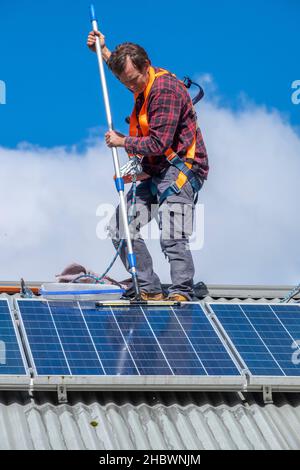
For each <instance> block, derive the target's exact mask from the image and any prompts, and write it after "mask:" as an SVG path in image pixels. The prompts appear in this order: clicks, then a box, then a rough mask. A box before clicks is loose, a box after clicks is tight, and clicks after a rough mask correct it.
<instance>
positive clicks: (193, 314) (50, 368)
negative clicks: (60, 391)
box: [0, 299, 300, 389]
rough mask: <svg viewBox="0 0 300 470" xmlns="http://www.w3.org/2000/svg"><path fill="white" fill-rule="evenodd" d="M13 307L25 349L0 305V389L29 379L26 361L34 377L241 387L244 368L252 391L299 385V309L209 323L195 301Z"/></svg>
mask: <svg viewBox="0 0 300 470" xmlns="http://www.w3.org/2000/svg"><path fill="white" fill-rule="evenodd" d="M16 306H17V310H18V312H19V320H20V327H21V333H22V336H23V345H22V344H21V341H20V338H19V333H18V331H17V325H16V322H15V320H14V316H13V314H12V313H11V311H10V306H9V303H8V301H7V300H0V376H1V377H4V379H3V380H4V382H3V380H2V382H1V380H0V385H1V383H2V384H3V383H5V380H7V379H5V377H10V376H14V377H15V376H21V377H23V376H24V375H25V376H27V377H29V376H28V374H27V366H26V361H25V356H27V358H28V359H29V363H30V365H31V366H32V368H33V372H34V377H36V378H38V377H41V378H43V377H49V376H50V377H51V376H59V377H78V378H80V377H83V376H88V377H94V379H92V380H95V378H96V377H105V376H107V377H116V376H127V377H138V376H142V377H146V376H168V377H179V376H181V377H182V376H183V377H187V376H192V377H199V378H201V377H202V378H203V379H205V378H206V379H210V378H211V380H218V378H220V377H221V378H223V381H224V384H225V381H227V379H230V381H231V382H230V383H235V384H237V385H238V382H237V381H238V380H240V382H239V383H240V384H242V383H243V382H241V380H243V378H242V376H243V372H241V371H242V369H246V370H248V371H249V373H250V381H249V385H251V384H255V385H256V384H258V385H259V384H262V385H263V384H264V382H263V381H264V379H263V377H267V378H271V379H272V380H273V379H274V378H277V379H278V380H277V382H278V384H279V385H280V384H281V383H282V382H281V380H285V381H286V380H287V379H288V380H289V382H288V383H289V384H290V385H291V386H293V387H294V389H295V386H296V387H297V386H299V377H300V306H299V305H297V304H282V305H278V304H276V305H274V304H229V303H226V304H219V303H216V304H209V305H208V311H210V312H211V313H212V314H213V315H212V318H210V315H208V312H207V313H206V312H205V311H204V310H203V309H202V307H201V306H200V304H193V303H187V304H183V305H181V306H176V307H171V306H153V305H152V306H149V305H148V306H137V305H130V306H116V305H115V306H108V305H106V306H101V307H97V306H96V304H95V301H80V302H77V301H62V300H61V301H47V300H45V299H44V300H36V299H26V300H21V299H18V300H17V301H16ZM241 374H242V375H241ZM214 378H217V379H214ZM252 378H253V382H252V381H251V380H252ZM260 378H261V379H260ZM9 380H10V379H9ZM20 380H21V378H20ZM42 380H44V379H42ZM80 380H81V379H80ZM166 380H167V382H166V383H168V380H169V379H166ZM265 380H267V379H265ZM268 380H270V379H268ZM235 381H236V382H235ZM254 381H256V382H254ZM277 382H276V383H277ZM12 383H13V382H12ZM24 383H25V382H24ZM212 383H213V384H214V383H219V382H218V381H217V382H212ZM226 383H228V382H226ZM266 383H267V382H266ZM284 383H285V384H286V382H284ZM221 384H222V382H220V385H221ZM295 384H296V385H295ZM297 384H298V385H297ZM187 385H188V383H187Z"/></svg>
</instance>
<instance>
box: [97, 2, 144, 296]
mask: <svg viewBox="0 0 300 470" xmlns="http://www.w3.org/2000/svg"><path fill="white" fill-rule="evenodd" d="M90 13H91V22H92V26H93V31H95V32H97V31H98V22H97V18H96V13H95V8H94V5H91V6H90ZM96 52H97V57H98V64H99V72H100V79H101V86H102V92H103V97H104V105H105V111H106V118H107V124H108V129H109V130H110V131H112V130H113V122H112V116H111V110H110V104H109V97H108V90H107V84H106V78H105V72H104V66H103V57H102V51H101V44H100V38H99V37H98V36H96ZM111 151H112V156H113V162H114V167H115V174H116V180H115V184H116V188H117V191H118V193H119V197H120V210H121V214H122V220H123V225H124V230H125V238H126V241H127V249H128V255H127V257H128V264H129V271H130V273H131V276H132V282H133V287H134V291H135V296H136V299H137V300H140V298H141V295H140V289H139V284H138V278H137V272H136V257H135V254H134V253H133V249H132V242H131V238H130V232H129V225H128V218H127V207H126V202H125V195H124V180H123V178H122V177H121V172H120V162H119V156H118V151H117V148H116V147H112V149H111Z"/></svg>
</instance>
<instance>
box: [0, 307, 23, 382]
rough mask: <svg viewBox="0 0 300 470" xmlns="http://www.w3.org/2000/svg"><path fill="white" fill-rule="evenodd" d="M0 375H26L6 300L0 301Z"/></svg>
mask: <svg viewBox="0 0 300 470" xmlns="http://www.w3.org/2000/svg"><path fill="white" fill-rule="evenodd" d="M0 375H26V369H25V365H24V360H23V357H22V354H21V350H20V346H19V342H18V339H17V336H16V331H15V328H14V325H13V321H12V317H11V314H10V309H9V305H8V301H7V300H0Z"/></svg>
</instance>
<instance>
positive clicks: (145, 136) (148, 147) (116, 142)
mask: <svg viewBox="0 0 300 470" xmlns="http://www.w3.org/2000/svg"><path fill="white" fill-rule="evenodd" d="M96 35H97V36H99V38H100V44H101V50H102V57H103V59H104V60H105V62H106V63H107V65H108V67H109V68H110V70H111V71H112V72H113V73H114V75H115V76H116V77H117V78H118V79H119V80H120V81H121V82H122V83H123V84H124V85H125V86H126V88H128V90H130V91H131V92H132V93H133V94H134V100H135V105H134V109H133V112H132V115H131V117H130V132H129V136H125V135H123V134H121V133H119V132H116V131H109V132H107V133H106V134H105V140H106V144H107V145H108V147H123V148H125V150H126V152H127V153H128V155H129V158H130V159H134V161H137V162H139V163H140V165H137V166H138V167H141V168H142V171H143V173H142V175H141V177H140V178H139V179H141V180H142V181H141V182H140V183H139V184H138V186H137V192H136V204H137V207H139V208H141V209H142V210H140V211H137V214H139V215H140V212H143V217H140V219H139V223H136V224H131V226H132V225H133V226H134V227H135V236H134V237H133V250H134V252H135V254H136V258H137V274H138V279H139V285H140V288H141V294H142V299H143V300H163V299H164V298H165V297H164V295H163V292H162V287H161V283H160V280H159V277H158V275H157V274H156V273H155V272H154V270H153V262H152V258H151V255H150V253H149V251H148V249H147V247H146V244H145V242H144V240H143V238H142V237H141V235H140V228H141V227H142V226H143V225H145V224H146V223H148V222H150V220H151V219H152V218H153V217H154V216H156V214H158V220H159V229H160V244H161V248H162V251H163V253H164V255H165V256H166V257H167V258H168V260H169V263H170V274H171V281H172V284H171V286H170V288H169V296H168V298H169V299H170V300H175V301H189V300H192V299H193V277H194V272H195V269H194V263H193V258H192V255H191V251H190V247H189V237H190V236H191V235H192V230H193V229H192V225H193V212H194V205H195V200H196V196H197V193H198V191H199V190H200V189H201V187H202V185H203V182H204V180H206V178H207V174H208V169H209V167H208V159H207V153H206V148H205V145H204V142H203V138H202V135H201V131H200V129H199V127H198V124H197V115H196V112H195V110H194V108H193V104H192V100H191V97H190V95H189V93H188V91H187V90H186V87H185V86H184V84H183V83H182V82H181V81H179V80H178V79H177V78H176V77H175V76H174V75H173V74H171V73H170V72H168V71H166V70H163V69H160V68H156V67H153V66H152V65H151V61H150V59H149V57H148V54H147V52H146V51H145V50H144V49H143V48H142V47H141V46H139V45H137V44H133V43H129V42H126V43H123V44H121V45H119V46H118V47H117V48H116V49H115V50H114V51H113V52H111V51H110V50H109V49H108V48H107V46H106V43H105V37H104V36H103V35H102V33H100V32H94V31H91V32H90V33H89V35H88V40H87V45H88V47H89V48H90V50H92V51H93V52H95V51H96V48H95V43H96ZM137 159H138V160H137ZM125 181H128V178H127V180H126V178H125ZM131 197H132V191H129V192H128V194H127V204H128V205H130V204H131ZM153 207H156V208H157V207H158V209H157V211H156V213H155V210H153ZM145 213H146V217H145ZM136 217H138V215H136ZM120 225H121V223H120V220H119V208H118V209H117V211H116V214H115V216H114V217H113V220H112V221H111V223H110V234H111V236H112V239H113V242H114V245H115V246H117V245H118V243H119V241H120V238H121V235H120V233H122V230H121V226H120ZM120 256H121V259H122V261H123V264H124V266H125V267H126V269H128V266H127V252H126V244H123V247H122V250H121V254H120ZM130 291H131V289H129V290H128V292H130Z"/></svg>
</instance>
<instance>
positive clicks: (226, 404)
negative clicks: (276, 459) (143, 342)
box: [0, 283, 300, 450]
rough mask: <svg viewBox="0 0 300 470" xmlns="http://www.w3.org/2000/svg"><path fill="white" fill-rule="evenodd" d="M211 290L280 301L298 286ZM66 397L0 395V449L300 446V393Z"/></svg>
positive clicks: (216, 297) (227, 296)
mask: <svg viewBox="0 0 300 470" xmlns="http://www.w3.org/2000/svg"><path fill="white" fill-rule="evenodd" d="M9 284H11V283H9ZM36 284H38V283H36ZM207 287H208V295H205V296H204V297H203V298H202V301H205V302H211V301H214V302H216V301H217V302H251V301H253V302H265V301H266V302H278V301H279V300H280V299H282V298H283V297H284V296H285V295H286V294H287V293H288V292H289V291H290V290H291V289H292V286H282V287H278V286H274V287H268V286H207ZM17 296H18V295H17ZM0 297H1V298H3V297H4V298H5V297H10V296H7V295H6V294H2V295H1V296H0ZM10 298H11V297H10ZM299 298H300V296H299V295H298V296H297V297H296V299H295V300H294V301H297V300H298V301H299ZM68 400H69V401H68V404H58V403H57V395H56V394H55V393H53V392H36V393H35V395H34V398H29V396H28V394H27V393H25V392H0V449H96V450H101V449H102V450H112V449H115V450H136V449H142V450H152V449H153V450H159V449H161V450H179V449H180V450H181V449H187V450H192V449H195V450H202V449H300V394H299V393H289V394H282V393H274V394H273V400H274V403H273V404H265V403H264V402H263V397H262V394H258V393H257V394H253V393H247V394H244V395H242V394H241V393H233V392H231V393H229V392H228V393H216V392H190V393H187V392H180V393H179V392H164V393H155V392H147V393H141V392H136V393H134V392H109V391H106V392H97V393H96V392H89V391H84V390H82V392H69V393H68Z"/></svg>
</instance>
